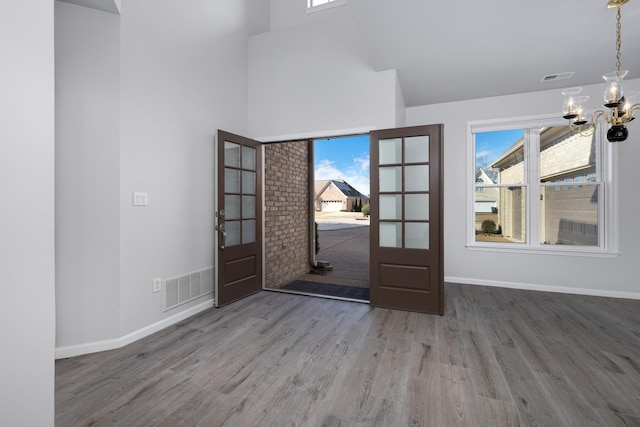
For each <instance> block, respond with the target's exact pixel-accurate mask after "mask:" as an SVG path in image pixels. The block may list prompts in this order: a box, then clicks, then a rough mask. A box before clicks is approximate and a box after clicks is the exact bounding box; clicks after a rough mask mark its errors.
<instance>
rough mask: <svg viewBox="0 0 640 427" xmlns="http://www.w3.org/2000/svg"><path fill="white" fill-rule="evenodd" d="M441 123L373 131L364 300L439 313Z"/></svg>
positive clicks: (441, 294) (441, 271) (441, 303)
mask: <svg viewBox="0 0 640 427" xmlns="http://www.w3.org/2000/svg"><path fill="white" fill-rule="evenodd" d="M442 138H443V125H429V126H415V127H408V128H398V129H387V130H379V131H373V132H371V134H370V140H371V152H370V155H371V220H370V224H371V231H370V233H371V243H370V249H371V250H370V267H369V268H370V272H371V283H370V286H371V289H370V303H371V305H372V306H378V307H387V308H395V309H402V310H411V311H420V312H426V313H435V314H443V313H444V268H443V237H442V234H443V233H442V222H443V218H442V147H441V146H442Z"/></svg>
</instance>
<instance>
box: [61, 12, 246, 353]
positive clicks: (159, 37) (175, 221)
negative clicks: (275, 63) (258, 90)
mask: <svg viewBox="0 0 640 427" xmlns="http://www.w3.org/2000/svg"><path fill="white" fill-rule="evenodd" d="M57 11H58V17H57V19H58V24H59V25H58V30H57V44H56V48H57V56H58V58H57V62H58V66H57V72H58V76H57V81H58V85H59V93H58V100H57V107H58V118H57V124H58V134H57V136H58V153H57V163H58V180H59V182H58V185H57V188H56V190H57V193H56V200H57V202H58V209H57V213H58V219H57V225H58V230H57V231H58V239H59V244H58V248H57V249H58V257H59V260H58V265H59V267H60V273H59V276H58V279H59V280H58V293H57V306H58V308H59V311H60V313H59V320H60V325H59V328H58V348H57V354H58V357H66V356H70V355H74V354H82V353H86V352H91V351H98V350H104V349H109V348H115V347H118V346H121V345H124V344H126V343H128V342H131V341H133V340H135V339H136V338H139V337H141V336H144V335H146V334H148V333H151V332H154V331H155V330H158V329H160V328H162V327H164V326H167V325H169V324H171V323H173V322H175V321H177V320H180V318H181V317H184V316H186V315H188V314H193V312H194V310H196V311H197V310H200V309H202V308H206V307H209V306H211V303H212V301H211V296H208V297H203V298H200V299H198V300H196V301H194V302H191V303H189V304H186V305H184V306H181V307H179V308H176V309H173V310H170V311H168V312H166V313H164V312H163V311H162V307H163V305H162V300H161V298H162V293H152V280H153V279H154V278H157V277H161V278H167V277H173V276H178V275H183V274H186V273H190V272H193V271H197V270H202V269H205V268H208V267H211V266H213V264H214V260H213V244H214V241H213V239H214V232H213V214H214V212H213V205H214V199H213V197H214V176H213V161H214V151H213V144H214V135H215V133H216V131H217V129H218V128H221V129H225V130H228V131H231V132H235V133H240V134H246V132H247V108H248V107H247V63H248V59H247V55H248V54H247V49H248V48H247V39H248V35H247V20H248V19H249V15H250V14H249V13H248V11H247V10H246V8H245V2H238V1H236V0H218V1H215V2H211V1H209V0H192V1H190V2H189V5H188V7H185V4H184V2H182V1H179V0H137V1H134V2H123V3H122V8H121V15H120V16H118V15H110V14H107V13H104V12H99V11H95V10H91V9H88V8H84V7H80V6H76V5H72V4H62V3H61V4H58V5H57ZM134 191H141V192H147V193H148V197H149V205H148V206H146V207H134V206H132V193H133V192H134Z"/></svg>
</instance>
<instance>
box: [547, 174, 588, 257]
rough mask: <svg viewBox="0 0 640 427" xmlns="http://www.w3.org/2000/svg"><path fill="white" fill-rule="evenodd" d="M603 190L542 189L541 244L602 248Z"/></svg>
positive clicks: (583, 186) (558, 186) (581, 187)
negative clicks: (600, 206)
mask: <svg viewBox="0 0 640 427" xmlns="http://www.w3.org/2000/svg"><path fill="white" fill-rule="evenodd" d="M558 184H560V183H558ZM599 188H600V186H599V185H556V186H553V187H547V186H545V187H542V188H541V189H540V195H541V197H540V222H541V225H542V226H541V227H540V228H541V229H540V242H541V243H542V244H547V245H580V246H598V200H599V195H598V189H599Z"/></svg>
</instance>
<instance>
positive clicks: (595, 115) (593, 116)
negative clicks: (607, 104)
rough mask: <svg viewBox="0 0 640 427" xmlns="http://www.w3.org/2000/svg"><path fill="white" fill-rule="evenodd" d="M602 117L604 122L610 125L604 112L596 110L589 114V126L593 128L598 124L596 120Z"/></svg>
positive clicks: (607, 115)
mask: <svg viewBox="0 0 640 427" xmlns="http://www.w3.org/2000/svg"><path fill="white" fill-rule="evenodd" d="M601 117H604V121H605V122H607V123H610V121H611V120H610V119H609V114H608V113H607V112H606V111H605V110H596V111H594V112H593V113H591V124H592V125H594V126H595V124H596V123H597V122H598V119H599V118H601Z"/></svg>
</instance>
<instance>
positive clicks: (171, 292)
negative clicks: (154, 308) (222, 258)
mask: <svg viewBox="0 0 640 427" xmlns="http://www.w3.org/2000/svg"><path fill="white" fill-rule="evenodd" d="M163 289H164V298H163V301H164V307H163V310H164V311H167V310H171V309H172V308H176V307H178V306H180V305H182V304H186V303H188V302H189V301H193V300H195V299H198V298H200V297H202V296H205V295H207V294H212V293H213V267H211V268H206V269H204V270H200V271H194V272H193V273H188V274H185V275H182V276H178V277H171V278H169V279H165V281H164V286H163Z"/></svg>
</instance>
